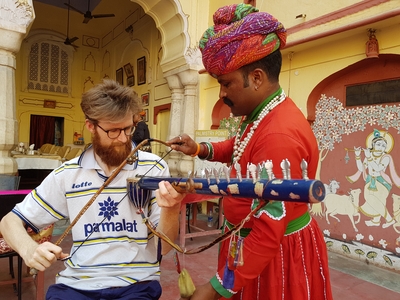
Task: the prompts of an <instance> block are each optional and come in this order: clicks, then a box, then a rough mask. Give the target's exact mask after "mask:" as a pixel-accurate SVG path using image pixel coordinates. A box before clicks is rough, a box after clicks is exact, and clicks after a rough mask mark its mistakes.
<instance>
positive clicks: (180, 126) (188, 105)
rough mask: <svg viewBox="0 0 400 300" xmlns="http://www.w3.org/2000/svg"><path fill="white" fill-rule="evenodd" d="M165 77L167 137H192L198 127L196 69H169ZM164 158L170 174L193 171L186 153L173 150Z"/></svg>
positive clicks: (192, 161)
mask: <svg viewBox="0 0 400 300" xmlns="http://www.w3.org/2000/svg"><path fill="white" fill-rule="evenodd" d="M165 77H166V79H167V82H168V86H169V87H170V89H171V115H170V124H169V126H170V127H169V139H170V138H173V137H176V136H178V135H179V134H181V133H186V134H188V135H190V136H191V137H192V138H194V131H195V129H196V128H197V127H198V126H197V125H198V124H197V120H198V113H197V110H198V107H199V105H198V81H199V74H198V70H193V69H188V66H185V67H183V68H180V69H177V70H172V71H169V72H168V74H166V76H165ZM166 160H167V161H168V165H169V168H170V171H171V175H172V176H184V177H186V176H187V175H188V172H189V171H193V166H194V159H193V158H192V157H190V156H188V155H184V154H182V153H178V152H175V151H173V152H171V154H170V155H169V157H167V158H166Z"/></svg>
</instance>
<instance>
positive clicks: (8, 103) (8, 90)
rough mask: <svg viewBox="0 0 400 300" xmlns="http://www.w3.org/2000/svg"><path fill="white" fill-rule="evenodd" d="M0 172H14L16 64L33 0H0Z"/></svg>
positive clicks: (31, 10)
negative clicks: (12, 154)
mask: <svg viewBox="0 0 400 300" xmlns="http://www.w3.org/2000/svg"><path fill="white" fill-rule="evenodd" d="M0 16H1V17H0V18H1V22H0V37H1V38H0V91H1V93H0V128H1V129H2V130H0V174H10V175H13V174H16V173H17V171H18V167H17V164H16V162H15V160H14V159H13V158H11V157H10V150H11V149H13V148H14V147H15V146H16V145H17V143H18V123H17V120H16V98H15V94H16V93H15V68H16V58H15V55H16V53H18V51H19V49H20V47H21V43H22V40H23V39H24V37H25V36H26V34H27V32H28V31H29V28H30V26H31V24H32V22H33V20H34V19H35V13H34V10H33V4H32V0H2V1H0Z"/></svg>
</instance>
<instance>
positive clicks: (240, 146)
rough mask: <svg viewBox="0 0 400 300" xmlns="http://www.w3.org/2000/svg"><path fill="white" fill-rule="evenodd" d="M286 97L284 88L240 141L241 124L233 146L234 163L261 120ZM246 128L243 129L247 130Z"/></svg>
mask: <svg viewBox="0 0 400 300" xmlns="http://www.w3.org/2000/svg"><path fill="white" fill-rule="evenodd" d="M285 99H286V95H285V92H284V91H283V90H282V93H281V94H279V95H277V96H276V97H275V98H273V99H272V100H271V101H270V102H269V103H268V104H267V105H266V106H265V107H264V108H263V110H262V111H261V112H260V114H259V115H258V117H257V120H255V121H254V122H253V126H251V128H250V130H249V132H248V133H247V136H246V137H245V138H244V139H243V140H242V141H240V138H241V136H240V131H241V127H242V126H241V125H242V124H240V125H239V127H238V130H237V132H236V137H235V143H234V146H233V164H235V163H237V162H239V160H240V158H241V157H242V154H243V152H244V149H246V147H247V144H248V143H249V141H250V139H251V138H252V136H253V134H254V131H256V129H257V127H258V125H259V124H260V122H261V121H262V120H263V119H264V117H265V116H266V115H268V113H269V112H270V111H271V110H273V109H274V108H275V107H276V106H277V105H278V104H280V103H281V102H283V100H285ZM245 119H246V117H244V118H243V120H242V121H244V120H245ZM245 131H246V129H245V130H244V131H243V132H245Z"/></svg>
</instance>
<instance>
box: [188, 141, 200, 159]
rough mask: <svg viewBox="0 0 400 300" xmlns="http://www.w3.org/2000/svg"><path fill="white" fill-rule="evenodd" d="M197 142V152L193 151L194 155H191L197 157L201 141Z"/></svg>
mask: <svg viewBox="0 0 400 300" xmlns="http://www.w3.org/2000/svg"><path fill="white" fill-rule="evenodd" d="M196 144H197V150H196V152H195V153H193V154H192V155H190V156H191V157H195V156H197V155H198V154H199V153H200V144H199V143H196Z"/></svg>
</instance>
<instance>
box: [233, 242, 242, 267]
mask: <svg viewBox="0 0 400 300" xmlns="http://www.w3.org/2000/svg"><path fill="white" fill-rule="evenodd" d="M243 243H244V238H242V237H239V239H238V241H237V250H236V256H235V261H234V262H233V264H234V266H235V267H241V266H243V265H244V260H243Z"/></svg>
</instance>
